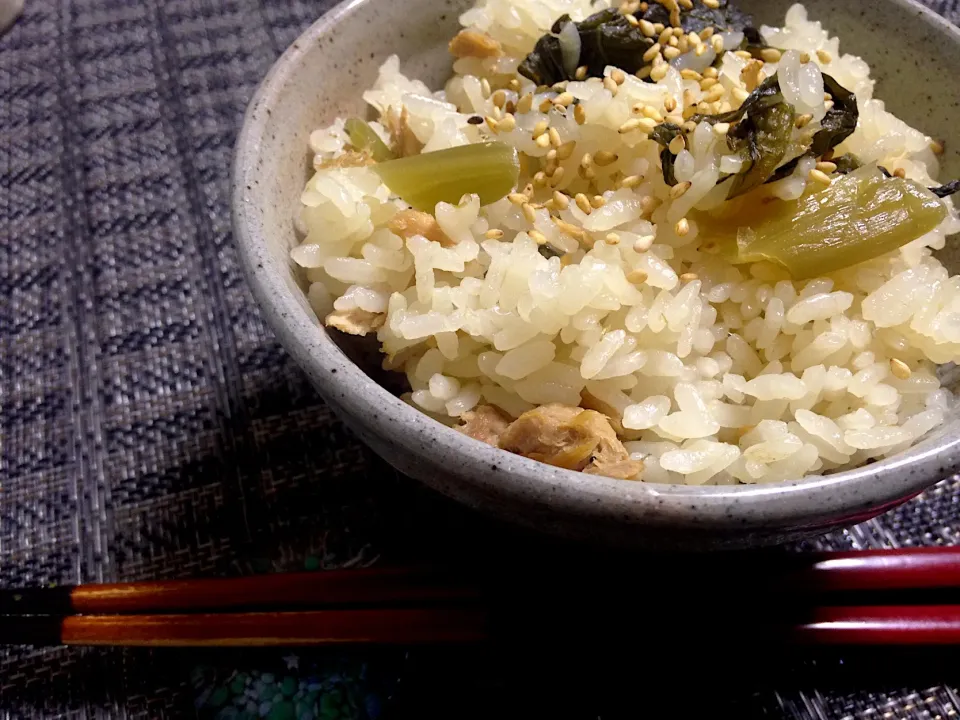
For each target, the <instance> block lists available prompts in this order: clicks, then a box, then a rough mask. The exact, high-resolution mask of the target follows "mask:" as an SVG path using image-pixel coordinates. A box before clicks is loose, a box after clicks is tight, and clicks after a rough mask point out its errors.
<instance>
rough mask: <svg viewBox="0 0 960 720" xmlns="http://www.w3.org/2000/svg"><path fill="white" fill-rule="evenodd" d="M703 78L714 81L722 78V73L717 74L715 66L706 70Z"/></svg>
mask: <svg viewBox="0 0 960 720" xmlns="http://www.w3.org/2000/svg"><path fill="white" fill-rule="evenodd" d="M703 76H704V77H705V78H713V79H714V80H716V79H718V78H719V77H720V73H719V72H717V69H716V68H715V67H713V66H711V67H708V68H705V69H704V71H703Z"/></svg>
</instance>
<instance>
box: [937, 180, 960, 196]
mask: <svg viewBox="0 0 960 720" xmlns="http://www.w3.org/2000/svg"><path fill="white" fill-rule="evenodd" d="M930 192H932V193H933V194H934V195H936V196H937V197H938V198H945V197H949V196H950V195H953V194H954V193H956V192H960V180H951V181H950V182H948V183H947V184H946V185H940V186H938V187H932V188H930Z"/></svg>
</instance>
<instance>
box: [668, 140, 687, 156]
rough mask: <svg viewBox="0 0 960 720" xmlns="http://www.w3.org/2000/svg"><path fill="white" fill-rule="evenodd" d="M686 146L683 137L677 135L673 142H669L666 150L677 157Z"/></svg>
mask: <svg viewBox="0 0 960 720" xmlns="http://www.w3.org/2000/svg"><path fill="white" fill-rule="evenodd" d="M686 146H687V141H686V138H684V137H683V135H677V136H676V137H675V138H674V139H673V140H671V141H670V144H669V145H667V149H668V150H669V151H670V152H672V153H673V154H674V155H679V154H680V153H681V152H683V149H684V148H685V147H686Z"/></svg>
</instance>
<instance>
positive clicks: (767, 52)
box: [760, 48, 780, 63]
mask: <svg viewBox="0 0 960 720" xmlns="http://www.w3.org/2000/svg"><path fill="white" fill-rule="evenodd" d="M760 57H761V58H762V59H763V60H764V62H768V63H775V62H780V51H779V50H777V49H776V48H764V49H763V50H761V51H760Z"/></svg>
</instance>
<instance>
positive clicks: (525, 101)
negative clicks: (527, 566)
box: [517, 93, 533, 115]
mask: <svg viewBox="0 0 960 720" xmlns="http://www.w3.org/2000/svg"><path fill="white" fill-rule="evenodd" d="M532 109H533V95H531V94H530V93H527V94H526V95H524V96H523V97H522V98H520V99H519V100H518V101H517V112H518V113H520V114H521V115H524V114H526V113H528V112H530V111H531V110H532Z"/></svg>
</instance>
